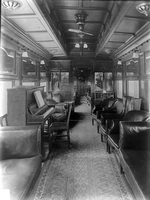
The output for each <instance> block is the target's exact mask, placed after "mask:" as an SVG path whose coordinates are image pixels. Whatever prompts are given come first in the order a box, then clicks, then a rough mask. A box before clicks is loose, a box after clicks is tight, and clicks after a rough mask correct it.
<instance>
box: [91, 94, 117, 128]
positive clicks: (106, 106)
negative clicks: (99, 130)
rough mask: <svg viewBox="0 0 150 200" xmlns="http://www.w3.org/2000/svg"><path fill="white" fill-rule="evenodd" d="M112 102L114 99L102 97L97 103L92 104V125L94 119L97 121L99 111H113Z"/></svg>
mask: <svg viewBox="0 0 150 200" xmlns="http://www.w3.org/2000/svg"><path fill="white" fill-rule="evenodd" d="M114 102H116V99H112V98H109V99H104V100H103V101H100V102H99V104H97V105H95V106H94V108H93V110H92V125H94V121H96V122H97V119H98V115H99V111H104V112H105V111H107V112H108V111H109V112H113V110H114V107H113V105H114Z"/></svg>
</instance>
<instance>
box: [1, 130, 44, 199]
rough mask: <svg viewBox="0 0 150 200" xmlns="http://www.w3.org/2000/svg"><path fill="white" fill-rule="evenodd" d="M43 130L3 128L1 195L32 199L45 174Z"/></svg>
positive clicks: (11, 197)
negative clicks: (43, 166)
mask: <svg viewBox="0 0 150 200" xmlns="http://www.w3.org/2000/svg"><path fill="white" fill-rule="evenodd" d="M41 161H42V157H41V130H40V128H39V127H38V126H24V127H23V126H21V127H20V126H13V127H12V126H7V127H0V179H1V185H0V191H1V195H2V194H3V197H2V199H5V196H4V195H5V194H6V193H7V195H10V200H18V199H19V200H20V199H26V198H27V197H29V194H30V192H31V190H32V188H33V185H34V183H35V181H36V180H37V178H38V176H39V174H40V170H41Z"/></svg>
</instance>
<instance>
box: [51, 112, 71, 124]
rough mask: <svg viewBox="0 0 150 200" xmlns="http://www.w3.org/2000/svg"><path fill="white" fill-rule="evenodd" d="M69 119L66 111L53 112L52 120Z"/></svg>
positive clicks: (61, 120)
mask: <svg viewBox="0 0 150 200" xmlns="http://www.w3.org/2000/svg"><path fill="white" fill-rule="evenodd" d="M66 119H67V114H66V113H54V114H52V122H64V121H66Z"/></svg>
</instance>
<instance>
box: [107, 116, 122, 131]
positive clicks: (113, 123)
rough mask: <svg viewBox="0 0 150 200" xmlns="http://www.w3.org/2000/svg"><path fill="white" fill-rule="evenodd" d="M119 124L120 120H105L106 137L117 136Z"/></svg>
mask: <svg viewBox="0 0 150 200" xmlns="http://www.w3.org/2000/svg"><path fill="white" fill-rule="evenodd" d="M119 122H120V119H107V120H106V124H108V127H107V134H108V135H113V134H119Z"/></svg>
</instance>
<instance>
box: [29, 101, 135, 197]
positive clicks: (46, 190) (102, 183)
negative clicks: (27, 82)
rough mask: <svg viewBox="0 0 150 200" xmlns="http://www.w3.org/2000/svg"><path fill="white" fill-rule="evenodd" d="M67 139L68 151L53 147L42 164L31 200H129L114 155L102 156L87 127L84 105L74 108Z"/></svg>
mask: <svg viewBox="0 0 150 200" xmlns="http://www.w3.org/2000/svg"><path fill="white" fill-rule="evenodd" d="M70 136H71V143H72V147H71V148H70V150H68V149H67V145H66V146H65V144H60V145H59V144H56V147H55V149H54V153H53V156H52V158H51V159H50V160H48V161H46V162H45V164H44V167H43V171H42V174H41V176H40V180H39V182H38V185H37V187H36V190H35V193H34V196H32V199H34V200H40V199H44V200H48V199H59V200H133V199H134V197H133V196H132V193H131V191H130V189H129V188H128V186H127V184H126V182H125V181H124V179H123V177H122V175H121V174H120V172H119V166H118V164H117V162H116V159H115V157H114V155H113V154H110V155H109V154H108V153H106V148H105V144H104V143H101V141H100V135H99V134H97V133H96V126H92V125H91V115H90V106H89V105H88V104H85V103H83V104H80V105H79V106H77V107H76V108H75V114H74V116H72V118H71V133H70Z"/></svg>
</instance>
